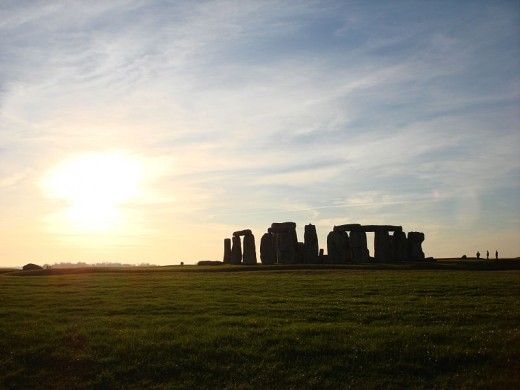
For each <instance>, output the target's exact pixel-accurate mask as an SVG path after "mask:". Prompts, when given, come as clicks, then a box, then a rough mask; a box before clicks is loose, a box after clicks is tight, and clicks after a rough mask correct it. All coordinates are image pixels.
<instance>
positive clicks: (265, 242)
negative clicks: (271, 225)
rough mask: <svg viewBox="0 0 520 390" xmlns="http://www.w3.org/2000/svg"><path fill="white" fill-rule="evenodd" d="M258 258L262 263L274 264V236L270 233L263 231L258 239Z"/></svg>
mask: <svg viewBox="0 0 520 390" xmlns="http://www.w3.org/2000/svg"><path fill="white" fill-rule="evenodd" d="M260 260H261V261H262V264H274V263H275V262H276V247H275V245H274V236H273V235H272V234H271V233H264V235H263V236H262V238H261V240H260Z"/></svg>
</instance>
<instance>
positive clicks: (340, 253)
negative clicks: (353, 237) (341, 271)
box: [327, 231, 350, 264]
mask: <svg viewBox="0 0 520 390" xmlns="http://www.w3.org/2000/svg"><path fill="white" fill-rule="evenodd" d="M327 252H328V260H329V263H331V264H344V263H346V262H348V261H350V244H349V239H348V234H347V233H346V232H341V231H332V232H330V233H329V234H328V236H327Z"/></svg>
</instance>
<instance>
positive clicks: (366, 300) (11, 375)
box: [0, 260, 520, 389]
mask: <svg viewBox="0 0 520 390" xmlns="http://www.w3.org/2000/svg"><path fill="white" fill-rule="evenodd" d="M256 271H258V272H256ZM519 297H520V261H519V260H510V261H498V262H496V261H489V262H487V261H480V262H476V261H457V260H444V261H437V262H433V263H420V264H419V263H400V264H366V265H347V266H271V267H264V266H254V267H240V266H235V267H232V266H218V267H197V266H184V267H180V266H174V267H156V268H144V269H139V268H131V269H130V268H128V269H100V268H98V269H92V268H84V269H69V270H52V269H51V270H43V271H29V272H21V271H15V270H4V272H3V273H2V274H1V275H0V388H6V389H28V388H33V389H38V388H42V389H91V388H92V389H96V388H99V389H119V388H125V389H144V388H147V389H171V388H179V389H181V388H183V389H186V388H198V389H199V388H228V389H263V388H271V389H291V388H293V389H313V388H315V389H324V388H330V389H338V388H373V389H376V388H404V387H406V388H468V389H469V388H472V389H473V388H494V389H495V388H500V389H503V388H505V389H509V388H511V389H513V388H518V387H519V386H520V374H519V372H520V347H519V346H520V309H519V305H518V299H519Z"/></svg>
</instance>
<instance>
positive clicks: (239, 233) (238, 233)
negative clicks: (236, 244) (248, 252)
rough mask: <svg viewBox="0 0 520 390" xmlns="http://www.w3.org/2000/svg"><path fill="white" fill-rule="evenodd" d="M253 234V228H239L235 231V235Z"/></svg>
mask: <svg viewBox="0 0 520 390" xmlns="http://www.w3.org/2000/svg"><path fill="white" fill-rule="evenodd" d="M251 234H253V232H252V231H251V229H245V230H239V231H236V232H234V233H233V237H240V236H250V235H251Z"/></svg>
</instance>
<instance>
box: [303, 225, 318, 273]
mask: <svg viewBox="0 0 520 390" xmlns="http://www.w3.org/2000/svg"><path fill="white" fill-rule="evenodd" d="M303 241H304V254H303V262H304V263H305V264H318V263H319V259H318V250H319V246H318V234H317V233H316V226H315V225H312V224H309V225H305V232H304V235H303Z"/></svg>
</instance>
